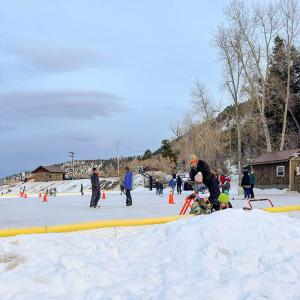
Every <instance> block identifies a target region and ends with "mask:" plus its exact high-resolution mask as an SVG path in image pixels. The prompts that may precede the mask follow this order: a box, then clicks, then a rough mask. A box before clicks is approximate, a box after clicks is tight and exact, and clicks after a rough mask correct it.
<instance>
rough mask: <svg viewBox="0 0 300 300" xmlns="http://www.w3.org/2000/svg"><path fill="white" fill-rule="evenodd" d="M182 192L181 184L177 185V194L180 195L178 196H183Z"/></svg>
mask: <svg viewBox="0 0 300 300" xmlns="http://www.w3.org/2000/svg"><path fill="white" fill-rule="evenodd" d="M181 192H182V191H181V184H180V185H177V193H178V194H181Z"/></svg>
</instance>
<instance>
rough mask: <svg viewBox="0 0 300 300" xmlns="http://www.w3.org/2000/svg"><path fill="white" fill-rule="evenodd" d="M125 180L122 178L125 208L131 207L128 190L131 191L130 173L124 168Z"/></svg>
mask: <svg viewBox="0 0 300 300" xmlns="http://www.w3.org/2000/svg"><path fill="white" fill-rule="evenodd" d="M124 170H125V173H126V174H125V178H124V188H125V191H126V206H132V198H131V195H130V190H132V173H131V172H129V168H128V167H125V169H124Z"/></svg>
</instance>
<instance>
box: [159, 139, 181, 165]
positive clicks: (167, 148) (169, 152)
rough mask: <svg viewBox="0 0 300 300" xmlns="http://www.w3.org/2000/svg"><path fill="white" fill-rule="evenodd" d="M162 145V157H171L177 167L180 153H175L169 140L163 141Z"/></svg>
mask: <svg viewBox="0 0 300 300" xmlns="http://www.w3.org/2000/svg"><path fill="white" fill-rule="evenodd" d="M161 143H162V146H161V148H162V157H169V158H170V159H171V160H173V161H174V163H175V164H176V165H177V160H178V155H179V151H173V149H172V144H171V142H170V141H169V140H163V141H162V142H161Z"/></svg>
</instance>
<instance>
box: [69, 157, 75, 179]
mask: <svg viewBox="0 0 300 300" xmlns="http://www.w3.org/2000/svg"><path fill="white" fill-rule="evenodd" d="M69 153H70V157H72V180H73V176H74V168H73V158H74V154H76V153H75V152H69Z"/></svg>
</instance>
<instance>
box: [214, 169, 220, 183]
mask: <svg viewBox="0 0 300 300" xmlns="http://www.w3.org/2000/svg"><path fill="white" fill-rule="evenodd" d="M215 176H216V180H217V183H218V186H220V180H219V171H218V170H215Z"/></svg>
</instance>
